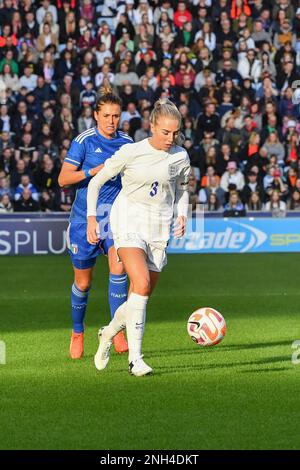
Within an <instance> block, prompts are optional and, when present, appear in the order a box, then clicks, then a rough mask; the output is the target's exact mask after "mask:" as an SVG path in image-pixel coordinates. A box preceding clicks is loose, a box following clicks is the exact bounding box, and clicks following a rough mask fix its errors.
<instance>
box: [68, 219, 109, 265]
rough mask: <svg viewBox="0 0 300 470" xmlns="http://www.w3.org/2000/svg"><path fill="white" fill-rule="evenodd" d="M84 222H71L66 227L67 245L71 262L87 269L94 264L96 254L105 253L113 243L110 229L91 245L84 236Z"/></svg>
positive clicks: (85, 225) (85, 226)
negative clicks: (95, 243) (97, 241)
mask: <svg viewBox="0 0 300 470" xmlns="http://www.w3.org/2000/svg"><path fill="white" fill-rule="evenodd" d="M86 228H87V224H86V223H80V222H71V223H70V224H69V227H68V229H67V247H68V252H69V255H70V257H71V260H72V264H73V266H74V267H75V268H77V269H88V268H91V267H93V266H94V265H95V263H96V259H97V256H99V255H103V254H104V255H107V254H108V250H109V248H110V247H111V246H113V245H114V241H113V239H112V238H111V233H110V231H109V232H107V233H106V234H105V235H104V236H103V237H101V238H100V242H99V243H97V245H91V244H90V243H89V242H88V241H87V238H86Z"/></svg>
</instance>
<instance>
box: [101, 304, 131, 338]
mask: <svg viewBox="0 0 300 470" xmlns="http://www.w3.org/2000/svg"><path fill="white" fill-rule="evenodd" d="M126 304H127V302H124V303H123V304H122V305H120V307H119V308H118V309H117V310H116V312H115V315H114V318H113V319H112V320H111V321H110V323H109V325H108V326H107V327H106V328H105V335H107V336H109V337H110V338H111V339H112V338H113V337H114V336H116V334H117V333H119V331H121V330H123V329H124V328H125V323H126V321H125V314H126Z"/></svg>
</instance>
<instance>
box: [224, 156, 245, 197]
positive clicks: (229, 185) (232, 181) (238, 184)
mask: <svg viewBox="0 0 300 470" xmlns="http://www.w3.org/2000/svg"><path fill="white" fill-rule="evenodd" d="M233 186H234V187H235V189H236V190H237V191H242V190H243V188H244V186H245V178H244V175H243V174H242V172H241V171H240V170H238V169H237V164H236V162H235V161H230V162H228V165H227V171H226V172H225V173H224V174H223V175H222V178H221V188H222V189H223V191H225V193H228V191H229V190H230V189H233Z"/></svg>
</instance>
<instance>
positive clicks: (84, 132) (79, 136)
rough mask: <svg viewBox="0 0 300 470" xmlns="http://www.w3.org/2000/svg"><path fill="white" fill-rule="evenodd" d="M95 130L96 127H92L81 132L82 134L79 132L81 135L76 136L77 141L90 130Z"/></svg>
mask: <svg viewBox="0 0 300 470" xmlns="http://www.w3.org/2000/svg"><path fill="white" fill-rule="evenodd" d="M94 130H95V128H94V127H90V129H87V130H86V131H83V132H81V134H79V135H78V136H77V137H76V138H75V140H76V142H78V140H79V139H81V137H83V136H84V135H85V134H87V133H88V132H91V131H94Z"/></svg>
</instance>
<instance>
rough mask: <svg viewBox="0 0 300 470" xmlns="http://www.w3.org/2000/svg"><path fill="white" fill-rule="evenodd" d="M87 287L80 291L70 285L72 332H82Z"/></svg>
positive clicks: (87, 292)
mask: <svg viewBox="0 0 300 470" xmlns="http://www.w3.org/2000/svg"><path fill="white" fill-rule="evenodd" d="M88 296H89V289H88V290H87V291H82V290H80V289H78V287H76V285H75V284H73V285H72V292H71V305H72V321H73V331H74V333H82V332H83V331H84V326H83V320H84V316H85V311H86V306H87V300H88Z"/></svg>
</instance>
